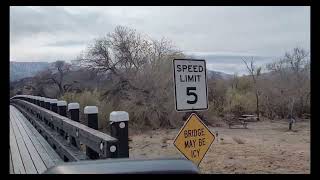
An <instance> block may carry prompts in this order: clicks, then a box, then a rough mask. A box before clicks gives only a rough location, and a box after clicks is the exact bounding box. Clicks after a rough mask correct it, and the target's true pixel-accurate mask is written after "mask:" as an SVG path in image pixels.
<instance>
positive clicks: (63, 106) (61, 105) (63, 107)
mask: <svg viewBox="0 0 320 180" xmlns="http://www.w3.org/2000/svg"><path fill="white" fill-rule="evenodd" d="M57 107H58V114H60V115H61V116H64V117H67V102H66V101H58V102H57Z"/></svg>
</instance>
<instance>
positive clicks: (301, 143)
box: [129, 120, 310, 174]
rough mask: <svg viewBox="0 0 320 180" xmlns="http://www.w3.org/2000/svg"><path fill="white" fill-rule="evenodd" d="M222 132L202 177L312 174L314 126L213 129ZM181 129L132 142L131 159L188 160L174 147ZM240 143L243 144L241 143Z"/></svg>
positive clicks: (263, 123)
mask: <svg viewBox="0 0 320 180" xmlns="http://www.w3.org/2000/svg"><path fill="white" fill-rule="evenodd" d="M209 128H210V130H211V131H212V132H218V137H217V138H216V139H215V141H214V142H213V144H212V145H211V147H210V149H209V150H208V152H207V154H206V155H205V157H204V158H203V160H202V162H201V163H200V166H199V169H200V171H201V173H212V174H215V173H218V174H222V173H223V174H230V173H231V174H235V173H241V174H250V173H258V174H266V173H267V174H269V173H276V174H278V173H281V174H296V173H299V174H300V173H303V174H309V173H310V122H309V121H302V122H297V123H296V124H294V126H293V131H288V123H286V122H283V121H282V122H279V121H278V122H276V121H270V120H265V121H260V122H250V123H249V124H248V129H242V128H238V129H229V128H228V127H227V126H223V127H210V126H209ZM178 132H179V129H171V130H154V131H149V132H145V133H143V134H136V135H131V136H130V137H129V138H130V139H131V140H132V141H130V142H129V148H130V158H131V159H141V158H143V159H145V158H163V157H184V156H183V155H181V154H180V152H179V151H178V150H177V149H176V148H175V147H174V145H173V140H174V138H175V136H176V135H177V134H178ZM237 139H240V141H237Z"/></svg>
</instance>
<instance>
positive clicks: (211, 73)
mask: <svg viewBox="0 0 320 180" xmlns="http://www.w3.org/2000/svg"><path fill="white" fill-rule="evenodd" d="M207 72H208V74H207V76H208V77H207V78H217V79H223V80H228V79H231V78H232V77H233V75H231V74H227V73H224V72H219V71H212V70H208V71H207Z"/></svg>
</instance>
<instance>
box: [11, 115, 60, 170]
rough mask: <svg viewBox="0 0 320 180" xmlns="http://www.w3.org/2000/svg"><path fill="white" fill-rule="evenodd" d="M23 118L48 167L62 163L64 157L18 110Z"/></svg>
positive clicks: (24, 124)
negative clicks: (61, 156) (60, 155)
mask: <svg viewBox="0 0 320 180" xmlns="http://www.w3.org/2000/svg"><path fill="white" fill-rule="evenodd" d="M17 114H18V115H19V116H21V118H23V119H24V121H23V123H22V125H23V126H24V127H25V129H28V130H27V133H28V134H29V136H30V137H31V140H32V142H34V144H35V146H36V147H37V149H39V154H40V156H41V157H42V159H43V160H44V162H45V164H46V167H47V168H50V167H52V166H55V165H57V164H60V163H62V162H63V161H62V159H61V158H60V157H59V155H58V154H57V153H56V152H55V151H54V150H53V149H52V147H51V146H50V145H49V143H48V142H47V141H46V140H45V139H44V138H43V137H42V135H41V134H40V133H39V132H38V131H37V130H36V129H35V128H34V127H33V126H32V124H31V123H30V122H29V121H28V120H27V119H26V118H25V117H24V116H23V114H22V113H21V112H20V111H18V113H17Z"/></svg>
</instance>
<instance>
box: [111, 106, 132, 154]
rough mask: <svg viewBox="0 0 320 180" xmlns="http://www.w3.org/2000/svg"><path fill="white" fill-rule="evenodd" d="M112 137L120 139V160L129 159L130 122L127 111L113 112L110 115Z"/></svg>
mask: <svg viewBox="0 0 320 180" xmlns="http://www.w3.org/2000/svg"><path fill="white" fill-rule="evenodd" d="M109 120H110V128H111V136H112V137H115V138H117V139H118V142H119V144H118V145H119V150H118V157H119V158H128V157H129V143H128V140H129V137H128V121H129V114H128V113H127V112H125V111H113V112H111V113H110V119H109Z"/></svg>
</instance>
